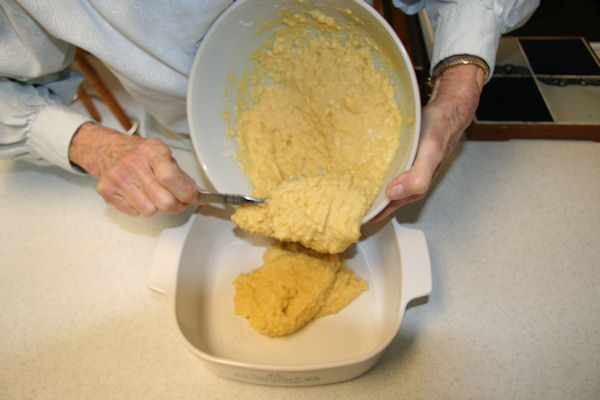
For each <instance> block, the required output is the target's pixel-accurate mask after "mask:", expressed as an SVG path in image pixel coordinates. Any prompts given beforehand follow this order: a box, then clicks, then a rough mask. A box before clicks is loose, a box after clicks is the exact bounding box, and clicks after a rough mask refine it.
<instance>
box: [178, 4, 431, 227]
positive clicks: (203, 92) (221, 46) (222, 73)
mask: <svg viewBox="0 0 600 400" xmlns="http://www.w3.org/2000/svg"><path fill="white" fill-rule="evenodd" d="M284 8H285V9H290V10H297V11H310V10H314V9H319V10H322V11H324V12H325V13H326V14H327V15H330V16H332V17H334V18H336V20H338V23H341V24H345V22H344V21H349V19H353V18H355V17H357V18H359V19H361V20H362V21H364V22H365V23H364V28H363V30H365V32H366V33H367V34H368V35H370V37H371V38H372V39H373V40H374V41H375V42H376V43H377V44H378V46H379V47H380V48H381V51H385V52H386V53H387V54H388V55H390V56H391V59H392V62H393V63H394V65H393V70H394V73H393V75H394V76H390V79H392V80H393V81H394V82H396V83H397V88H398V89H397V93H396V100H397V101H398V104H399V105H400V107H401V110H402V112H403V115H404V118H403V123H402V127H401V129H400V131H399V132H398V135H399V137H400V147H399V150H398V151H397V154H396V156H395V158H394V160H393V162H392V165H391V167H390V171H389V173H388V176H387V177H386V179H385V181H384V183H383V185H382V187H381V189H380V191H379V193H378V195H377V197H376V198H375V200H374V201H373V203H372V205H371V207H370V209H369V210H368V211H367V213H366V215H365V217H364V219H363V222H365V221H368V220H370V219H371V218H372V217H374V216H375V215H377V214H378V213H379V212H380V211H381V210H382V209H383V208H384V207H385V206H386V205H387V204H388V203H389V200H388V199H387V198H386V196H385V188H386V186H387V185H388V183H389V182H390V181H391V180H392V179H393V178H394V177H395V176H396V175H398V174H399V173H401V172H402V171H405V170H407V169H409V168H410V166H411V165H412V162H413V160H414V157H415V154H416V149H417V144H418V141H419V131H420V121H421V120H420V118H421V110H420V105H421V103H420V99H419V90H418V86H417V81H416V78H415V74H414V69H413V67H412V64H411V62H410V59H409V57H408V55H407V53H406V50H405V49H404V47H403V45H402V43H400V41H399V39H398V37H397V36H396V34H395V33H394V31H393V30H392V28H391V27H390V26H389V25H388V24H387V22H386V21H385V20H384V19H383V18H382V17H381V16H380V15H379V14H378V13H377V12H376V11H375V10H374V9H373V8H372V7H371V6H370V5H369V4H367V3H366V2H365V1H363V0H318V1H313V0H303V1H298V0H237V1H236V2H234V3H233V4H232V5H231V7H229V8H228V9H227V10H225V11H224V12H223V14H221V15H220V16H219V18H218V19H217V20H216V21H215V22H214V24H213V25H212V26H211V28H210V29H209V30H208V32H207V33H206V35H205V36H204V38H203V40H202V43H201V44H200V47H199V49H198V52H197V54H196V57H195V59H194V62H193V65H192V69H191V72H190V78H189V86H188V94H187V115H188V121H189V128H190V135H191V140H192V143H193V146H194V150H195V152H196V154H197V156H198V158H199V161H200V163H201V165H202V167H203V169H204V171H205V173H206V175H207V177H208V178H209V180H210V182H211V183H212V185H213V186H214V188H215V189H216V190H217V191H219V192H224V193H241V194H251V192H252V187H251V186H250V185H249V178H248V177H247V176H246V175H245V174H244V172H243V171H242V169H241V167H240V164H239V163H238V161H237V160H236V158H235V154H236V150H237V146H236V142H235V139H234V138H232V137H231V136H227V134H226V132H227V128H228V126H229V125H228V121H227V120H226V119H225V117H224V110H227V111H226V112H225V113H227V112H229V114H230V115H231V116H233V115H234V113H233V108H234V105H235V95H236V91H235V89H236V84H237V82H236V79H238V78H239V77H241V76H242V75H243V73H244V71H247V70H248V69H249V68H251V62H250V59H249V55H250V54H251V53H252V52H253V50H254V49H256V48H257V47H259V46H260V45H261V44H262V43H263V42H264V40H265V39H266V38H267V36H268V34H269V32H270V31H271V30H268V29H261V28H264V26H265V25H266V24H267V23H269V24H271V26H272V27H276V26H277V23H275V24H273V22H274V21H278V19H279V15H280V13H281V11H282V9H284ZM345 10H349V11H350V12H351V13H347V12H345ZM232 77H233V81H232ZM224 94H226V95H224ZM232 118H233V117H232ZM234 122H235V121H231V120H230V121H229V123H234Z"/></svg>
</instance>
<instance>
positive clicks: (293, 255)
mask: <svg viewBox="0 0 600 400" xmlns="http://www.w3.org/2000/svg"><path fill="white" fill-rule="evenodd" d="M263 261H264V265H263V266H262V267H260V268H257V269H255V270H253V271H251V272H249V273H248V274H240V275H239V276H238V277H237V278H236V279H235V281H234V286H235V289H236V291H235V296H234V305H235V312H236V314H238V315H242V316H244V317H246V318H248V319H249V321H250V325H251V326H252V327H253V328H254V329H255V330H257V331H258V332H260V333H262V334H265V335H267V336H270V337H278V336H283V335H288V334H290V333H293V332H295V331H296V330H298V329H300V328H302V327H303V326H304V325H306V324H307V323H308V322H309V321H310V320H312V319H314V318H319V317H323V316H325V315H329V314H333V313H337V312H338V311H340V310H341V309H342V308H344V307H345V306H346V305H347V304H348V303H350V302H351V301H352V300H353V299H354V298H355V297H356V296H358V295H359V294H360V293H361V292H362V291H363V290H365V289H366V288H367V283H366V282H365V281H364V280H362V279H359V278H357V277H356V275H354V273H353V272H352V271H351V270H350V269H349V268H348V267H347V266H346V262H345V261H344V259H343V258H342V257H341V256H339V255H337V254H322V253H316V252H314V251H312V250H310V249H307V248H305V247H302V246H301V245H298V244H290V243H288V244H283V243H281V242H279V243H275V244H272V245H271V246H270V247H269V248H268V249H267V251H266V252H265V253H264V255H263Z"/></svg>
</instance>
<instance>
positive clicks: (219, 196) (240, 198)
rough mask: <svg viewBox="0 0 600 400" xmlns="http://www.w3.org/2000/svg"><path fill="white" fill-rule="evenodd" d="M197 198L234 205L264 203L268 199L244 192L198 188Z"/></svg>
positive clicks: (203, 200) (203, 201) (207, 201)
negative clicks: (213, 190)
mask: <svg viewBox="0 0 600 400" xmlns="http://www.w3.org/2000/svg"><path fill="white" fill-rule="evenodd" d="M197 200H198V201H199V202H202V203H219V204H230V205H233V206H241V205H244V204H262V203H264V202H265V201H267V200H268V197H267V198H263V199H257V198H254V197H250V196H245V195H242V194H229V193H215V192H206V191H204V190H198V198H197Z"/></svg>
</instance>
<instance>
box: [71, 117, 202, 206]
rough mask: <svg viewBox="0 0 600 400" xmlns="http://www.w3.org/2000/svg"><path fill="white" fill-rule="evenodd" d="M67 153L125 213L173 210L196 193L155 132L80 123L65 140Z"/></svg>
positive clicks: (192, 182)
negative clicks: (123, 130)
mask: <svg viewBox="0 0 600 400" xmlns="http://www.w3.org/2000/svg"><path fill="white" fill-rule="evenodd" d="M69 159H70V160H71V162H73V163H74V164H76V165H78V166H79V167H81V168H83V169H84V170H85V171H87V172H88V173H89V174H91V175H93V176H94V177H96V178H97V179H98V185H97V186H96V190H97V191H98V193H99V194H100V195H101V196H102V197H103V198H104V200H105V201H106V202H108V203H110V204H112V205H114V206H115V208H116V209H118V210H119V211H122V212H124V213H126V214H129V215H138V214H142V215H145V216H151V215H153V214H155V213H156V212H157V211H159V210H160V211H164V212H168V213H179V212H182V211H184V210H185V209H186V207H187V204H188V203H191V202H193V201H194V199H195V197H196V184H195V183H194V181H193V179H192V178H190V177H189V176H188V175H187V174H185V173H184V172H183V171H182V170H181V169H180V168H179V166H178V165H177V162H176V161H175V159H173V157H172V155H171V151H170V150H169V148H168V147H167V146H166V145H165V144H164V143H162V142H161V141H160V140H159V139H156V138H147V139H144V138H141V137H139V136H135V135H132V136H128V135H123V134H121V133H119V132H117V131H115V130H112V129H110V128H106V127H103V126H101V125H96V124H92V123H86V124H83V125H82V126H81V127H80V128H79V130H78V131H77V133H76V134H75V136H74V137H73V140H72V142H71V147H70V148H69Z"/></svg>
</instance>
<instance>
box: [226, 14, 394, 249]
mask: <svg viewBox="0 0 600 400" xmlns="http://www.w3.org/2000/svg"><path fill="white" fill-rule="evenodd" d="M348 12H349V11H348ZM282 20H283V21H284V24H283V26H281V27H278V28H276V29H274V31H273V33H272V35H271V37H270V39H269V40H267V41H266V42H265V44H264V45H263V46H261V47H259V48H257V49H256V50H255V51H254V52H253V53H252V55H251V60H252V62H253V68H252V70H251V71H249V73H248V74H246V75H245V76H244V77H243V78H241V79H240V82H239V84H238V93H241V95H239V96H238V99H237V105H236V116H235V117H236V132H235V135H236V138H237V143H238V149H239V151H238V159H239V160H240V162H241V164H242V165H243V168H244V170H245V172H246V173H247V174H248V176H249V177H250V179H251V181H252V184H253V185H254V188H253V193H252V194H253V195H254V196H257V197H270V199H269V200H268V201H267V202H266V203H265V204H264V205H252V206H245V207H240V208H238V209H237V210H236V212H235V214H234V215H233V216H232V220H233V222H234V223H235V224H237V225H238V226H240V227H241V228H242V229H244V230H247V231H249V232H251V233H254V234H259V235H264V236H270V237H274V238H277V239H279V240H283V241H292V242H299V243H301V244H303V245H305V246H307V247H310V248H312V249H314V250H316V251H318V252H323V253H340V252H342V251H344V250H345V249H346V248H348V247H349V246H350V245H351V244H352V243H353V242H355V241H357V240H358V239H359V238H360V225H361V220H362V218H363V216H364V215H365V213H366V212H367V210H368V209H369V207H370V205H371V203H372V202H373V199H374V198H375V196H376V195H377V192H378V191H379V188H380V186H381V185H382V183H383V180H384V178H385V176H386V174H387V172H388V169H389V166H390V163H391V161H392V159H393V157H394V155H395V153H396V150H397V148H398V144H399V135H400V131H401V111H400V108H399V106H398V104H397V102H396V100H395V87H394V85H393V84H392V82H391V81H390V77H389V74H387V73H386V71H385V65H391V64H389V63H388V62H387V61H386V60H387V59H386V55H385V54H383V53H382V52H379V48H378V46H377V45H376V44H375V43H374V42H373V41H372V40H371V39H370V38H369V36H368V35H367V34H365V33H364V30H361V29H355V28H356V27H357V26H358V25H359V24H360V21H359V20H358V19H357V18H354V19H352V21H353V22H352V23H351V24H350V25H346V24H342V23H340V22H339V21H338V20H337V19H334V18H332V17H330V16H328V15H326V14H325V13H323V12H321V11H318V10H315V11H311V12H297V13H291V12H290V13H288V14H286V15H284V16H283V17H282ZM352 24H355V25H352Z"/></svg>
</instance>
